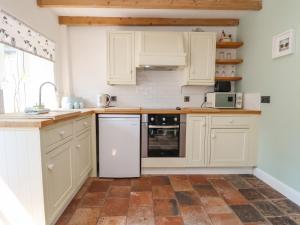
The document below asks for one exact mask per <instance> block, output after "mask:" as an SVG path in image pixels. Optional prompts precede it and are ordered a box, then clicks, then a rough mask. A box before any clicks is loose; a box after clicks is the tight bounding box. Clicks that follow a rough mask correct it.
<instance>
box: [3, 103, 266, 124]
mask: <svg viewBox="0 0 300 225" xmlns="http://www.w3.org/2000/svg"><path fill="white" fill-rule="evenodd" d="M95 113H96V114H161V113H164V114H226V115H230V114H231V115H261V111H259V110H248V109H203V108H182V109H181V110H175V109H142V108H139V109H137V108H134V109H118V108H115V109H96V108H94V109H87V110H84V111H82V112H81V113H78V114H75V115H72V116H63V117H57V118H55V119H0V128H43V127H46V126H50V125H53V124H56V123H59V122H63V121H67V120H70V119H76V118H78V117H81V116H88V115H92V114H95Z"/></svg>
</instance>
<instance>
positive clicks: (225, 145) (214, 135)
mask: <svg viewBox="0 0 300 225" xmlns="http://www.w3.org/2000/svg"><path fill="white" fill-rule="evenodd" d="M250 159H251V158H250V148H249V130H248V129H211V134H210V157H209V165H210V166H223V167H228V166H248V165H251V164H250V163H251V162H250Z"/></svg>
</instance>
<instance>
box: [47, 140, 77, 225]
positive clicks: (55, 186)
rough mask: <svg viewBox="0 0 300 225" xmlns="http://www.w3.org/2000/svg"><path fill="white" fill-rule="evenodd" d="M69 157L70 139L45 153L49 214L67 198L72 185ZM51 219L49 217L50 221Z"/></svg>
mask: <svg viewBox="0 0 300 225" xmlns="http://www.w3.org/2000/svg"><path fill="white" fill-rule="evenodd" d="M71 157H72V142H71V141H69V142H67V143H64V144H62V145H61V146H59V147H57V148H55V149H54V150H52V151H51V152H49V153H47V154H46V155H45V166H46V175H45V181H46V182H45V183H46V186H45V189H46V193H47V207H46V208H47V211H48V214H49V215H52V216H54V215H56V214H57V213H58V211H59V210H60V209H61V208H62V207H63V206H64V204H66V202H67V200H68V198H69V195H70V192H71V190H72V187H73V184H72V182H73V180H72V160H71ZM52 219H53V218H51V217H49V220H50V221H51V220H52Z"/></svg>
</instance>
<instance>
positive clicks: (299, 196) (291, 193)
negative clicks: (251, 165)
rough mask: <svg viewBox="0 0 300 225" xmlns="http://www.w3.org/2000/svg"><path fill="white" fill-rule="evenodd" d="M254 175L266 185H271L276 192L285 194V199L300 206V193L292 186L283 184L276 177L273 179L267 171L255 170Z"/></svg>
mask: <svg viewBox="0 0 300 225" xmlns="http://www.w3.org/2000/svg"><path fill="white" fill-rule="evenodd" d="M254 175H255V176H256V177H258V178H259V179H261V180H262V181H264V182H265V183H266V184H268V185H270V186H271V187H272V188H274V189H275V190H276V191H278V192H280V193H281V194H283V195H284V196H285V197H287V198H288V199H290V200H291V201H292V202H294V203H296V204H297V205H299V206H300V192H298V191H296V190H295V189H293V188H291V187H290V186H288V185H286V184H284V183H282V182H281V181H279V180H278V179H276V178H275V177H272V176H271V175H270V174H268V173H266V172H265V171H263V170H261V169H259V168H256V169H255V170H254Z"/></svg>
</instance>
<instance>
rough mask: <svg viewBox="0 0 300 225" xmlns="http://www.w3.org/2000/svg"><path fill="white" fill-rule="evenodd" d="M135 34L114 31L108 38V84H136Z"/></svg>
mask: <svg viewBox="0 0 300 225" xmlns="http://www.w3.org/2000/svg"><path fill="white" fill-rule="evenodd" d="M134 40H135V38H134V32H130V31H125V32H124V31H114V32H109V33H108V37H107V41H108V43H107V46H108V47H107V48H108V49H107V62H108V64H107V70H108V77H107V83H108V84H109V85H117V84H123V85H132V84H136V69H135V60H134V55H135V54H134V53H135V51H134V50H135V41H134Z"/></svg>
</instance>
